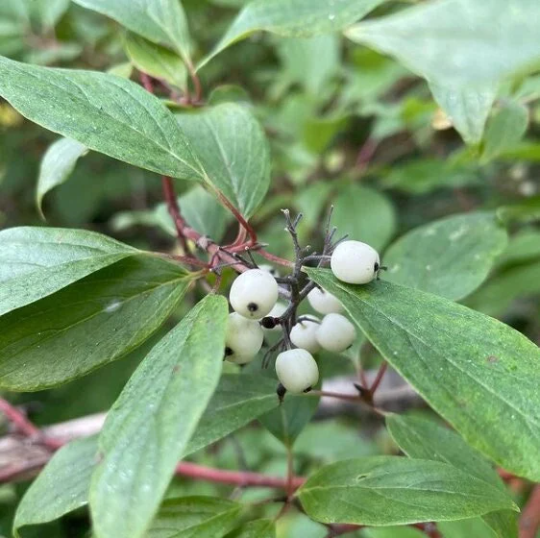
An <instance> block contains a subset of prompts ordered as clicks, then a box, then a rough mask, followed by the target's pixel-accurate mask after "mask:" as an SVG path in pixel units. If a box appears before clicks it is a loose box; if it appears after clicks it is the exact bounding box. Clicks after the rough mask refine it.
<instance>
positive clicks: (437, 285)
mask: <svg viewBox="0 0 540 538" xmlns="http://www.w3.org/2000/svg"><path fill="white" fill-rule="evenodd" d="M507 243H508V236H507V233H506V231H505V230H504V228H502V227H501V226H500V224H499V223H498V221H497V219H496V218H495V216H494V214H493V213H467V214H464V215H456V216H451V217H447V218H444V219H441V220H438V221H435V222H431V223H429V224H426V225H424V226H421V227H419V228H416V229H414V230H412V231H411V232H409V233H407V234H406V235H404V236H403V237H402V238H400V239H399V240H398V241H396V242H395V243H394V244H393V245H391V246H390V248H389V249H388V251H387V252H386V254H385V255H384V259H383V262H384V264H385V265H387V266H388V273H385V274H384V279H385V280H389V281H390V282H396V283H398V284H403V285H406V286H410V287H413V288H418V289H421V290H423V291H429V292H431V293H436V294H438V295H442V296H443V297H447V298H448V299H453V300H456V301H457V300H459V299H463V298H464V297H466V296H467V295H469V294H470V293H472V292H473V291H474V290H475V289H477V288H478V287H479V286H480V285H481V284H482V282H484V280H485V279H486V278H487V276H488V275H489V272H490V271H491V269H492V267H493V264H494V263H495V260H496V259H497V258H498V256H499V255H500V254H501V253H502V252H503V251H504V249H505V248H506V245H507Z"/></svg>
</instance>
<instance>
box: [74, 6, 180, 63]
mask: <svg viewBox="0 0 540 538" xmlns="http://www.w3.org/2000/svg"><path fill="white" fill-rule="evenodd" d="M73 1H74V2H75V3H77V4H79V5H81V6H83V7H85V8H88V9H92V10H94V11H97V12H98V13H102V14H103V15H107V16H108V17H111V19H114V20H115V21H117V22H119V23H120V24H121V25H123V26H125V27H126V28H127V29H128V30H131V31H132V32H135V33H137V34H139V35H141V36H143V37H144V38H146V39H149V40H150V41H152V42H154V43H157V44H159V45H166V46H169V47H171V48H174V49H176V50H177V51H178V52H179V53H180V54H181V56H182V57H183V58H184V59H185V60H186V61H190V60H189V58H190V38H189V30H188V25H187V20H186V15H185V13H184V9H183V8H182V4H181V3H180V0H114V1H112V2H111V0H73Z"/></svg>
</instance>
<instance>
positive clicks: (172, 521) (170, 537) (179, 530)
mask: <svg viewBox="0 0 540 538" xmlns="http://www.w3.org/2000/svg"><path fill="white" fill-rule="evenodd" d="M241 510H242V505H240V504H238V503H235V502H232V501H227V500H225V499H217V498H214V497H181V498H176V499H174V498H173V499H167V500H166V501H164V502H163V504H162V505H161V507H160V509H159V512H158V514H157V516H156V517H155V519H154V521H153V522H152V525H151V527H150V530H149V531H148V532H147V533H146V534H145V537H146V538H221V537H222V536H224V535H225V534H226V533H227V532H228V531H229V530H230V529H231V527H232V526H233V525H234V523H235V521H236V520H237V519H238V516H239V515H240V512H241Z"/></svg>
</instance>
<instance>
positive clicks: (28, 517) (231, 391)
mask: <svg viewBox="0 0 540 538" xmlns="http://www.w3.org/2000/svg"><path fill="white" fill-rule="evenodd" d="M278 405H279V401H278V398H277V395H276V384H275V382H274V381H271V380H270V379H266V378H264V377H261V376H250V375H246V374H242V375H236V374H225V375H223V376H222V378H221V380H220V384H219V386H218V388H217V390H216V392H215V393H214V395H213V396H212V399H211V400H210V403H209V404H208V407H207V408H206V410H205V412H204V414H203V416H202V418H201V420H200V422H199V424H198V426H197V429H196V431H195V433H194V434H193V436H192V437H191V439H190V441H189V443H188V444H187V446H186V449H185V451H184V453H183V454H182V457H185V456H187V455H189V454H191V453H193V452H196V451H198V450H200V449H202V448H204V447H206V446H208V445H210V444H212V443H214V442H216V441H219V440H220V439H222V438H223V437H225V436H227V435H229V434H230V433H232V432H234V431H236V430H238V429H239V428H242V427H243V426H246V425H248V424H249V423H250V422H251V421H252V420H254V419H256V418H257V417H258V416H260V415H261V414H263V413H265V412H267V411H269V410H270V409H272V408H274V407H277V406H278ZM78 443H83V446H81V447H80V448H78ZM72 446H73V448H69V451H68V449H67V448H65V449H62V451H60V452H59V454H58V455H57V456H55V458H53V460H52V461H51V463H49V465H48V466H47V467H46V468H45V470H44V471H43V472H42V473H41V475H40V478H38V479H37V480H36V481H35V482H34V484H33V485H32V487H31V488H30V490H29V492H28V493H27V494H26V496H25V498H24V499H23V501H22V504H21V507H20V508H19V512H21V515H18V516H17V520H16V522H17V525H18V527H22V526H25V525H34V524H36V525H37V524H40V523H46V522H47V521H52V520H54V519H57V518H59V517H61V516H62V515H64V514H67V513H69V512H71V511H73V510H74V509H75V508H78V507H80V506H84V505H86V504H87V502H88V491H89V489H90V479H91V474H92V470H93V469H94V467H95V466H96V464H97V458H96V457H95V455H96V454H97V452H98V445H97V437H92V438H88V439H85V440H84V441H77V442H75V443H73V444H70V445H69V447H72ZM66 451H67V454H66V457H64V456H63V454H64V452H66ZM60 455H62V457H61V458H60V459H58V460H57V458H59V456H60ZM70 461H73V464H71V463H70ZM53 462H54V463H53ZM74 466H76V468H75V470H74V469H73V467H74ZM49 468H50V470H49ZM64 468H65V470H66V471H65V472H66V473H69V474H68V476H70V477H72V476H73V478H76V480H73V481H70V482H67V481H66V480H65V475H64V473H63V472H60V471H59V469H60V470H63V469H64ZM42 477H43V478H42ZM51 492H54V495H52V493H51ZM26 497H28V499H26ZM220 502H222V504H221V506H223V507H225V508H226V507H227V506H229V508H231V511H232V505H226V502H225V501H220ZM208 506H209V507H210V506H215V507H216V508H217V507H218V504H215V505H212V504H211V503H210V504H209V505H208ZM172 508H174V507H172ZM200 508H201V507H200ZM208 511H210V510H209V509H208V510H207V512H208ZM170 512H171V513H172V512H174V509H172V510H171V511H170ZM200 512H201V513H202V512H203V511H202V510H201V511H200ZM223 512H224V513H223V516H224V517H229V516H230V515H232V514H231V513H230V512H229V511H227V510H224V511H223ZM225 512H226V513H225ZM171 517H172V516H171ZM164 518H165V514H164V513H163V505H162V511H161V512H160V513H159V514H158V519H161V520H163V519H164ZM217 519H218V520H219V518H217ZM254 527H255V528H258V527H257V526H254ZM152 529H153V531H152V532H153V533H154V534H156V533H157V530H156V524H155V522H154V524H153V526H152ZM243 538H245V537H243Z"/></svg>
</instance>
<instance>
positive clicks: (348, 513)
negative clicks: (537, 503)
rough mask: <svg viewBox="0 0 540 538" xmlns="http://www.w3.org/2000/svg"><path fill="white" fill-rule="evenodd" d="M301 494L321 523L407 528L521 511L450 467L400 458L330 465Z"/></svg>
mask: <svg viewBox="0 0 540 538" xmlns="http://www.w3.org/2000/svg"><path fill="white" fill-rule="evenodd" d="M297 495H298V497H299V499H300V502H301V503H302V506H303V507H304V509H305V511H306V513H307V514H308V515H309V516H310V517H312V518H313V519H315V520H316V521H320V522H321V523H350V524H355V525H375V526H379V525H383V526H386V525H404V524H409V523H417V522H423V521H452V520H457V519H465V518H467V517H474V516H478V515H483V514H486V513H488V512H491V511H493V510H498V509H502V508H508V509H517V507H516V506H515V505H514V503H513V502H512V500H510V499H509V498H508V496H507V495H506V494H504V493H503V492H501V491H500V490H498V489H497V488H494V487H493V486H491V485H489V484H487V483H486V482H483V481H482V480H479V479H477V478H475V477H473V476H470V475H468V474H465V473H464V472H462V471H460V470H459V469H456V468H455V467H453V466H451V465H448V464H446V463H440V462H436V461H428V460H413V459H408V458H400V457H395V456H374V457H369V458H360V459H353V460H344V461H340V462H337V463H334V464H331V465H327V466H325V467H323V468H322V469H320V470H319V471H317V472H316V473H315V474H314V475H313V476H311V477H310V478H308V480H307V482H306V483H305V484H304V485H303V486H302V487H301V488H300V490H299V491H298V493H297ZM381 506H384V510H381Z"/></svg>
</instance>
